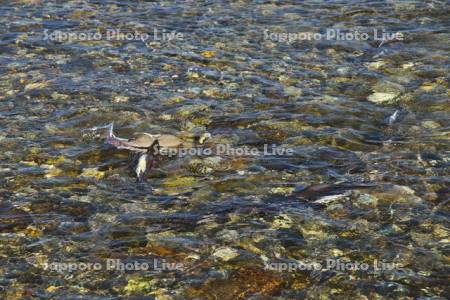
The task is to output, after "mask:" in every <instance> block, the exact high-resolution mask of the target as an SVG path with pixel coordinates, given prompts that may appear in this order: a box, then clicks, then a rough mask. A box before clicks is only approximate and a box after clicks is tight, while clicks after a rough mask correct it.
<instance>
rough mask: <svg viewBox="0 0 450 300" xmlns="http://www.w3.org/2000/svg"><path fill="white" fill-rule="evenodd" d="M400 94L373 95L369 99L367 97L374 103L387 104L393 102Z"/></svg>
mask: <svg viewBox="0 0 450 300" xmlns="http://www.w3.org/2000/svg"><path fill="white" fill-rule="evenodd" d="M397 96H398V94H396V93H380V92H378V93H373V94H372V95H370V96H369V97H367V100H369V101H370V102H373V103H385V102H392V101H393V100H394V99H395V98H396V97H397Z"/></svg>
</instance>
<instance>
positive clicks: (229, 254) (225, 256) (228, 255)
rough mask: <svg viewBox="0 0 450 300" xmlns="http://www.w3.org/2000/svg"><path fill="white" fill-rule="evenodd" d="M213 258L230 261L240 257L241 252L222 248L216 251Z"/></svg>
mask: <svg viewBox="0 0 450 300" xmlns="http://www.w3.org/2000/svg"><path fill="white" fill-rule="evenodd" d="M213 256H215V257H217V258H219V259H221V260H223V261H229V260H231V259H233V258H235V257H237V256H239V252H238V251H237V250H236V249H233V248H230V247H221V248H217V249H216V251H214V253H213Z"/></svg>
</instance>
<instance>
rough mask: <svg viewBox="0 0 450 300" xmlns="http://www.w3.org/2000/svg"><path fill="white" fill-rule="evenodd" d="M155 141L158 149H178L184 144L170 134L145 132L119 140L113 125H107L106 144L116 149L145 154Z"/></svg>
mask: <svg viewBox="0 0 450 300" xmlns="http://www.w3.org/2000/svg"><path fill="white" fill-rule="evenodd" d="M155 141H158V145H159V147H160V148H179V147H182V146H183V144H184V142H183V141H182V140H181V139H180V138H178V137H177V136H175V135H171V134H150V133H147V132H138V133H136V134H135V135H134V137H133V138H131V139H124V138H119V137H117V136H116V135H115V134H114V123H111V124H110V125H109V130H108V134H107V137H106V143H107V144H110V145H112V146H114V147H116V148H117V149H127V150H130V151H133V152H139V153H146V152H147V150H148V148H149V147H151V146H152V145H153V144H154V143H155Z"/></svg>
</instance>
